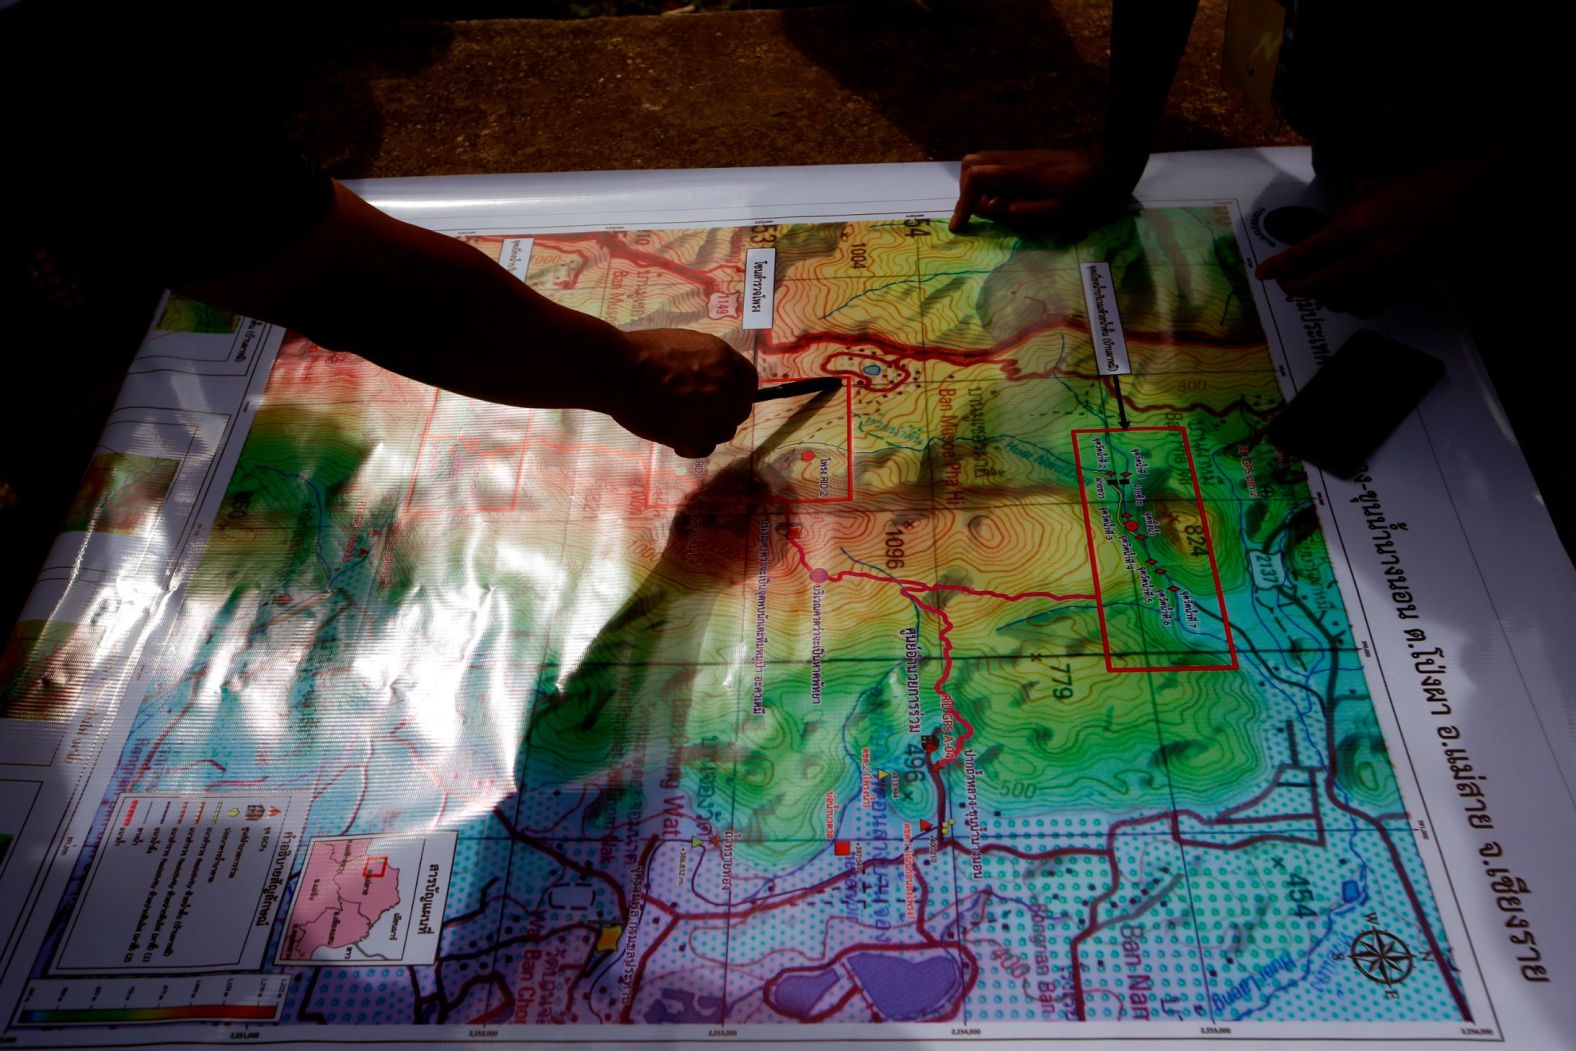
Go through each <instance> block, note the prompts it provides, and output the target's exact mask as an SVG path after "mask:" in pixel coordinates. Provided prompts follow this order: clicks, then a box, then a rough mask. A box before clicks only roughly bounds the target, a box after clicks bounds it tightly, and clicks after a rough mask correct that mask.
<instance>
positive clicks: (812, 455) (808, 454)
mask: <svg viewBox="0 0 1576 1051" xmlns="http://www.w3.org/2000/svg"><path fill="white" fill-rule="evenodd" d="M799 459H801V460H803V461H804V462H805V463H809V462H810V461H811V460H813V459H815V453H813V452H811V451H810V450H809V449H806V450H805V451H804V452H802V453H800V454H799Z"/></svg>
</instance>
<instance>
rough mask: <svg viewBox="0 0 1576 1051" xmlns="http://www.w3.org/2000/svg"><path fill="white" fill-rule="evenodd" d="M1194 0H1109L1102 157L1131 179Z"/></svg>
mask: <svg viewBox="0 0 1576 1051" xmlns="http://www.w3.org/2000/svg"><path fill="white" fill-rule="evenodd" d="M1197 10H1198V0H1114V3H1113V4H1112V7H1111V80H1110V93H1109V97H1108V99H1107V105H1106V120H1105V135H1104V137H1103V139H1102V140H1101V147H1102V149H1103V151H1104V155H1105V156H1104V160H1105V164H1106V165H1107V167H1108V168H1109V169H1110V170H1111V172H1112V174H1113V175H1116V176H1117V177H1119V178H1121V179H1124V180H1126V181H1129V182H1131V183H1136V182H1137V181H1138V177H1139V176H1140V175H1141V174H1143V170H1144V165H1145V164H1147V163H1148V161H1149V153H1150V151H1151V149H1153V146H1154V138H1155V129H1156V128H1157V127H1158V126H1159V124H1160V116H1161V114H1162V113H1163V112H1164V111H1165V105H1166V96H1167V95H1168V94H1170V91H1171V82H1172V80H1174V79H1175V77H1176V72H1177V66H1178V65H1180V63H1181V61H1182V53H1183V51H1184V50H1185V49H1186V48H1187V38H1188V32H1189V31H1190V30H1191V29H1192V26H1193V16H1194V14H1195V13H1196V12H1197Z"/></svg>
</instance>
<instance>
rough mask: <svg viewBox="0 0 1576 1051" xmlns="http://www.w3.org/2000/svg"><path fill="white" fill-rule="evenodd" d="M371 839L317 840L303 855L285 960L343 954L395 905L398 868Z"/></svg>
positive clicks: (286, 935) (397, 890)
mask: <svg viewBox="0 0 1576 1051" xmlns="http://www.w3.org/2000/svg"><path fill="white" fill-rule="evenodd" d="M372 842H373V840H372V839H371V838H367V839H338V840H317V841H315V842H314V843H313V844H312V847H311V850H310V852H309V853H308V854H307V859H306V869H305V871H303V872H302V874H301V888H302V889H301V891H300V893H299V895H298V897H297V899H296V903H295V905H294V907H293V908H292V909H291V910H290V929H289V931H287V932H286V934H285V948H284V951H283V952H282V953H281V954H280V958H281V959H286V960H302V961H306V960H313V959H318V958H320V956H319V954H320V953H321V952H322V950H324V949H343V948H345V947H346V946H348V945H354V944H356V943H357V942H359V941H361V940H362V939H364V938H365V937H366V936H367V935H368V934H370V933H371V932H372V927H373V925H374V924H376V923H377V922H378V920H379V919H380V918H381V917H382V916H383V914H384V913H386V912H388V911H389V910H390V909H392V908H393V907H394V906H396V905H398V904H399V869H397V868H394V867H393V866H392V865H390V864H389V862H388V858H387V857H385V856H383V855H380V854H368V852H367V850H368V848H369V847H370V846H371V845H372Z"/></svg>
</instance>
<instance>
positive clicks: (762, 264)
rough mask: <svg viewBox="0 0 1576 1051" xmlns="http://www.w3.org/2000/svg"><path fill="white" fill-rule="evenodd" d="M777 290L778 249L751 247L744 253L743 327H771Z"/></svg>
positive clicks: (741, 324)
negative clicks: (773, 303)
mask: <svg viewBox="0 0 1576 1051" xmlns="http://www.w3.org/2000/svg"><path fill="white" fill-rule="evenodd" d="M776 291H777V249H775V248H751V249H750V250H749V251H748V252H746V253H744V320H743V321H742V322H740V327H741V328H771V327H772V314H773V309H772V300H773V299H774V298H775V296H776Z"/></svg>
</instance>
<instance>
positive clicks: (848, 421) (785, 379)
mask: <svg viewBox="0 0 1576 1051" xmlns="http://www.w3.org/2000/svg"><path fill="white" fill-rule="evenodd" d="M806 378H807V377H804V376H776V377H773V378H771V379H765V380H762V381H761V382H762V384H767V383H797V382H798V381H800V380H802V379H806ZM843 412H844V416H845V420H844V434H845V436H846V437H845V438H844V441H846V442H847V443H848V444H847V449H846V454H847V457H848V470H847V472H846V474H847V476H848V491H847V492H846V493H845V494H844V495H842V496H804V497H794V498H793V502H794V503H795V504H846V503H849V502H850V501H852V500H853V498H854V387H853V384H851V383H849V382H848V381H846V380H844V382H843ZM660 452H661V446H658V445H655V444H653V445H652V447H651V456H650V457H649V458H648V459H647V460H646V491H645V494H644V498H645V501H646V507H647V508H662V509H672V508H675V507H678V506H680V505H679V504H659V503H653V502H652V499H651V483H652V479H653V478H654V477H655V476H656V473H657V456H658V454H659V453H660Z"/></svg>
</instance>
